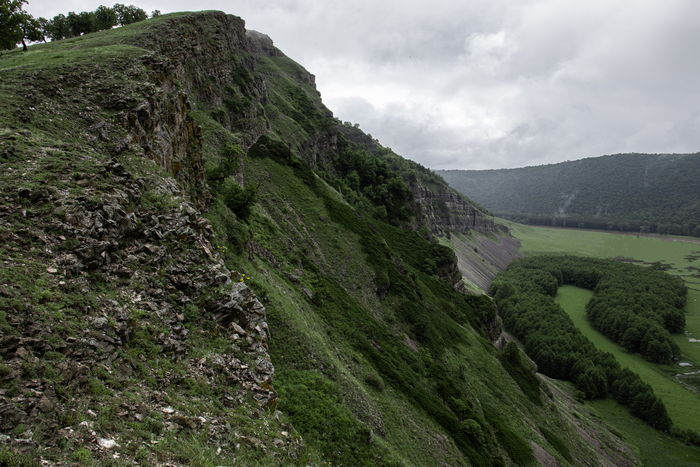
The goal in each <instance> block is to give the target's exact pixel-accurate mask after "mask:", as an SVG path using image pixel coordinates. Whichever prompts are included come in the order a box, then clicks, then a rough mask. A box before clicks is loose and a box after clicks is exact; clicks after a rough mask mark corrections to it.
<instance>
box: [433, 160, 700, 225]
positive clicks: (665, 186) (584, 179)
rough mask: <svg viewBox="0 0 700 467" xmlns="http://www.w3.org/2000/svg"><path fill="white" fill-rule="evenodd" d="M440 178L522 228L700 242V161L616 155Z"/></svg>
mask: <svg viewBox="0 0 700 467" xmlns="http://www.w3.org/2000/svg"><path fill="white" fill-rule="evenodd" d="M437 173H438V174H439V175H441V176H442V177H444V178H445V180H447V182H448V183H449V184H450V185H451V186H453V187H454V188H456V189H457V190H458V191H459V192H460V193H464V194H465V195H467V196H469V197H471V198H472V199H474V200H476V201H477V202H479V203H481V204H483V205H484V206H485V207H486V208H487V209H489V210H491V211H493V212H494V213H495V215H497V216H499V217H504V218H507V219H511V220H515V221H518V222H524V223H530V224H541V225H558V226H566V227H583V228H594V229H613V230H627V231H637V232H639V231H640V229H643V231H646V232H658V233H665V234H674V235H694V236H700V228H698V226H699V225H700V201H698V200H699V199H700V198H699V195H700V191H698V188H697V186H698V185H697V179H698V176H699V175H700V154H660V155H657V154H616V155H612V156H603V157H593V158H588V159H582V160H578V161H567V162H562V163H559V164H549V165H542V166H537V167H524V168H520V169H501V170H483V171H477V170H439V171H437Z"/></svg>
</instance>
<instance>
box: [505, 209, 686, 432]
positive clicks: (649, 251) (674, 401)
mask: <svg viewBox="0 0 700 467" xmlns="http://www.w3.org/2000/svg"><path fill="white" fill-rule="evenodd" d="M505 223H506V224H507V225H508V226H509V227H510V229H511V233H512V234H513V235H514V236H515V237H517V238H518V239H520V240H521V242H522V248H521V250H520V252H521V253H522V254H523V255H525V256H535V255H551V254H555V255H556V254H572V255H579V256H590V257H597V258H619V257H624V258H628V259H634V260H636V261H640V263H639V264H644V263H646V264H647V265H648V264H652V263H656V262H660V263H661V264H664V265H667V267H668V269H667V272H668V273H669V274H674V275H677V276H680V277H682V278H683V280H684V281H685V282H686V285H687V286H688V288H689V293H688V301H687V304H686V306H685V312H686V332H685V334H677V335H675V336H674V338H675V340H676V342H677V343H678V345H679V346H680V348H681V353H682V359H681V361H680V362H676V363H674V364H670V365H659V364H654V363H650V362H647V361H646V360H644V359H643V358H641V357H640V356H639V355H635V354H629V353H627V351H626V350H624V349H623V348H622V347H620V346H619V345H617V344H615V343H614V342H612V341H611V340H610V339H608V338H606V337H605V336H603V335H602V334H600V333H598V332H597V331H596V330H595V329H593V328H592V327H591V326H590V324H589V323H588V321H587V320H586V317H585V312H584V306H585V304H586V303H587V302H588V300H589V299H590V296H591V292H590V291H587V290H582V289H578V288H576V287H571V286H565V287H562V288H560V289H559V294H558V296H557V298H556V301H557V302H559V303H560V304H561V305H562V307H564V309H565V310H566V311H567V312H568V313H569V315H570V316H571V318H572V319H573V320H574V322H575V323H576V325H577V326H578V327H579V329H581V331H582V332H583V333H584V334H585V335H586V336H587V337H588V338H589V339H590V340H591V341H593V342H594V344H595V345H596V346H597V347H598V348H600V349H601V350H604V351H606V352H611V353H613V354H614V355H615V358H617V360H618V361H619V362H620V364H622V365H624V366H627V367H628V368H630V369H631V370H633V371H635V372H637V373H639V375H640V376H641V377H642V378H643V379H644V381H646V382H648V383H649V384H651V385H652V387H653V388H654V392H655V393H656V394H657V395H658V396H659V397H661V398H662V400H663V401H664V403H665V404H666V408H667V410H668V412H669V415H670V416H671V418H672V419H673V421H674V423H675V424H676V425H678V426H679V427H680V428H691V429H693V430H696V431H700V396H698V395H697V394H696V393H694V392H693V391H691V389H688V387H687V386H690V387H694V388H696V389H697V388H699V386H700V374H699V375H698V376H696V377H694V376H691V375H688V376H686V377H681V378H677V377H676V376H675V375H677V374H681V375H682V374H688V373H693V372H700V302H699V301H698V300H700V277H694V275H700V244H698V243H697V242H698V239H694V238H693V239H691V238H687V237H670V236H669V237H662V238H658V237H652V236H637V235H636V234H634V235H629V234H617V233H608V232H596V231H590V230H577V229H560V228H547V227H534V226H526V225H521V224H515V223H510V222H507V221H506V222H505ZM695 268H698V269H695ZM680 379H682V380H683V381H684V383H686V384H683V383H681V382H680V381H679V380H680Z"/></svg>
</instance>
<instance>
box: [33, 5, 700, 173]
mask: <svg viewBox="0 0 700 467" xmlns="http://www.w3.org/2000/svg"><path fill="white" fill-rule="evenodd" d="M98 5H99V2H92V1H83V2H78V1H72V2H71V1H68V2H63V3H61V5H60V9H59V8H57V7H56V6H55V3H54V2H49V1H48V0H34V1H31V0H30V3H29V4H28V5H27V6H26V9H27V10H28V11H29V12H30V13H32V14H33V15H34V16H46V17H51V16H53V15H55V14H57V13H59V12H63V13H67V12H68V11H84V10H94V9H95V8H96V7H97V6H98ZM196 5H197V7H198V8H204V9H217V10H223V11H226V12H227V13H231V14H235V15H238V16H241V17H242V18H243V19H245V20H246V24H247V27H248V28H249V29H255V30H258V31H260V32H263V33H265V34H268V35H269V36H270V37H272V39H273V40H274V41H275V44H276V45H277V46H278V47H279V48H280V49H282V51H284V52H285V53H286V54H287V55H289V56H290V57H291V58H293V59H294V60H296V61H298V62H299V63H301V64H302V65H304V66H305V67H306V68H307V69H308V70H309V71H310V72H312V73H314V74H315V75H316V77H317V84H318V88H319V90H320V91H321V92H322V94H323V98H324V102H325V103H326V105H327V106H328V107H329V108H330V109H331V110H333V111H334V113H335V115H336V116H337V117H339V118H340V119H342V120H347V121H352V122H353V123H359V124H360V126H361V128H362V129H364V130H365V132H367V133H370V134H372V136H374V137H375V138H378V139H379V140H380V142H381V143H382V144H383V145H385V146H389V147H391V148H392V149H393V150H394V151H396V152H397V153H399V154H401V155H403V156H404V157H407V158H409V159H412V160H415V161H417V162H419V163H421V164H423V165H425V166H427V167H431V168H434V169H438V168H458V169H487V168H503V167H522V166H526V165H539V164H546V163H553V162H558V161H562V160H574V159H580V158H583V157H594V156H600V155H603V154H612V153H619V152H649V153H665V152H698V151H700V80H698V79H697V77H698V76H700V3H699V2H696V1H693V0H687V1H684V0H666V1H663V2H662V1H644V0H640V1H636V2H632V3H631V2H628V1H626V0H590V1H588V2H580V1H569V0H532V1H529V0H491V1H481V0H475V1H468V2H464V1H453V0H449V1H446V0H438V1H436V2H432V3H431V4H429V3H426V2H424V1H421V2H418V1H412V0H404V1H395V0H372V1H370V0H355V1H353V2H331V3H328V2H318V1H316V0H268V1H266V0H243V1H240V2H224V1H221V0H202V1H200V2H198V3H197V4H196ZM138 6H140V7H142V8H144V9H146V10H147V11H151V10H153V9H156V8H159V9H160V10H161V11H163V12H164V13H165V12H169V11H182V10H190V9H192V4H191V3H189V2H185V1H180V0H176V1H171V2H168V4H167V9H166V7H165V5H162V4H161V5H158V4H157V3H156V2H153V1H148V2H140V3H138Z"/></svg>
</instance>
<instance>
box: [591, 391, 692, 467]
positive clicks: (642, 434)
mask: <svg viewBox="0 0 700 467" xmlns="http://www.w3.org/2000/svg"><path fill="white" fill-rule="evenodd" d="M586 406H589V407H592V408H593V409H594V410H595V411H596V413H597V414H598V415H599V416H600V417H601V419H602V420H603V421H604V422H607V423H609V424H611V425H613V426H614V427H615V430H616V432H617V434H618V435H619V437H620V438H622V439H624V440H626V441H628V442H631V443H632V444H634V445H635V446H636V447H637V452H636V454H637V455H638V456H639V458H640V460H641V464H640V465H643V466H644V467H669V466H673V467H691V466H697V465H700V450H698V449H697V448H693V447H689V446H686V445H683V444H681V443H679V442H678V441H676V440H674V439H673V438H671V437H670V436H668V435H666V434H665V433H662V432H659V431H656V430H654V429H653V428H651V427H650V426H649V425H647V424H646V423H644V422H642V421H641V420H638V419H635V418H632V417H631V416H630V415H629V412H628V411H627V408H626V407H623V406H621V405H620V404H617V403H616V402H615V401H614V400H612V399H610V398H608V399H597V400H594V401H589V402H586ZM667 407H668V405H667Z"/></svg>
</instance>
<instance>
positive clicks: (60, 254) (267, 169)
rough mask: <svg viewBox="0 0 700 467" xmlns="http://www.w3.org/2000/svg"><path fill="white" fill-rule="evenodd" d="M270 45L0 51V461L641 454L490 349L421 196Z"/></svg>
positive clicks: (484, 302)
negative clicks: (427, 225)
mask: <svg viewBox="0 0 700 467" xmlns="http://www.w3.org/2000/svg"><path fill="white" fill-rule="evenodd" d="M268 40H269V39H265V37H264V36H262V35H260V34H246V31H245V29H244V24H243V21H242V20H241V19H240V18H237V17H232V16H227V15H225V14H223V13H218V12H208V13H198V14H184V13H180V14H174V15H166V16H161V17H158V18H155V19H152V20H149V21H145V22H140V23H135V24H132V25H129V26H125V27H122V28H119V29H116V30H109V31H102V32H97V33H94V34H89V35H87V36H80V37H76V38H70V39H65V40H63V41H56V42H52V43H49V44H42V45H38V46H34V47H31V48H30V50H29V51H28V52H27V53H25V54H22V53H21V52H20V51H11V52H6V53H3V54H2V55H0V73H2V76H3V79H2V81H0V102H2V104H3V105H2V106H0V144H2V146H1V147H0V164H2V170H1V171H0V184H2V192H3V193H4V196H3V197H2V198H0V219H1V221H2V224H1V225H0V237H2V239H3V243H2V246H0V253H2V260H3V262H4V265H5V267H4V268H3V270H2V281H1V282H2V283H1V286H2V288H0V300H2V307H1V309H2V310H3V311H2V314H0V331H1V332H2V335H1V336H0V354H1V355H2V361H1V362H0V364H1V366H0V389H1V390H2V393H0V402H1V405H0V414H1V415H2V425H0V431H2V436H3V438H2V441H3V442H4V443H6V444H5V445H4V446H3V447H2V448H1V449H0V456H5V458H10V457H11V456H16V455H21V456H23V457H22V462H26V463H33V462H35V461H38V459H39V457H41V458H42V460H44V461H49V462H74V463H78V464H82V465H133V462H134V461H135V462H137V463H141V464H155V463H165V462H167V463H169V464H170V465H200V466H214V465H241V464H242V465H266V464H268V465H308V464H309V463H316V464H321V463H323V464H326V463H332V464H335V465H337V464H343V465H407V466H410V465H438V464H443V463H447V464H452V465H513V464H518V465H535V463H536V462H537V459H538V458H541V459H546V460H547V461H549V462H555V461H556V460H558V461H559V462H562V463H564V462H567V459H568V458H569V456H571V457H572V458H573V459H574V460H575V462H578V463H586V464H594V465H596V464H597V465H600V464H604V463H616V464H620V463H630V464H631V463H634V460H635V456H634V454H633V452H632V451H631V449H630V448H629V446H628V445H627V444H626V443H625V442H624V441H623V440H620V439H619V438H617V437H616V436H615V435H614V434H613V433H611V432H610V431H608V430H606V429H605V428H604V427H601V426H600V425H599V423H597V422H594V421H592V420H591V419H590V417H588V416H587V415H586V413H587V409H586V408H584V407H580V406H578V407H576V409H575V410H576V416H573V415H572V412H573V410H574V409H573V408H572V403H571V402H569V400H568V398H567V396H566V395H565V391H566V388H565V387H564V386H562V385H559V384H557V383H553V382H552V383H546V382H545V381H544V380H543V379H542V378H540V377H538V376H536V375H535V374H534V372H533V367H532V366H531V365H530V364H529V361H528V360H527V359H526V358H525V357H524V356H520V354H519V352H520V351H519V350H518V349H514V348H513V347H512V346H511V347H510V348H508V350H507V352H506V353H505V354H503V353H502V352H501V351H500V350H498V349H497V348H496V347H495V346H494V345H493V344H492V343H491V342H490V341H489V340H488V339H487V338H486V337H487V336H488V335H489V334H488V333H486V332H485V331H484V329H492V328H494V327H496V328H497V327H498V320H497V319H496V318H497V317H496V310H495V308H494V306H493V303H492V302H491V300H490V299H489V298H488V297H486V296H472V295H466V294H463V293H461V292H459V291H457V290H456V289H455V287H454V284H455V283H457V282H459V280H460V273H459V270H458V267H457V261H456V257H455V255H454V253H453V252H452V251H451V250H449V249H448V248H446V247H444V246H441V245H439V244H437V243H436V242H434V241H430V235H429V234H428V235H421V234H420V233H418V232H416V231H414V230H409V229H403V228H402V226H403V227H406V226H408V227H416V225H415V224H414V223H415V222H416V219H417V218H420V213H416V210H415V208H416V207H415V205H414V204H412V203H413V202H414V201H413V200H412V199H411V196H410V194H409V193H410V191H407V186H406V184H405V182H404V181H403V180H402V178H400V177H399V176H397V175H396V174H395V172H394V171H392V169H391V166H390V165H389V164H388V163H387V162H386V161H383V160H378V159H374V158H373V156H372V155H371V153H368V152H367V151H364V150H362V149H361V148H358V147H356V146H354V145H353V144H352V143H351V142H350V141H348V140H345V139H343V138H341V137H340V136H339V133H338V131H337V121H336V120H335V119H334V118H333V117H332V114H331V113H330V112H329V111H328V110H327V109H325V107H323V105H322V103H321V101H320V97H319V95H318V93H317V92H316V90H315V85H314V83H313V77H312V75H310V74H309V73H308V72H307V71H306V70H304V69H303V68H302V67H300V66H299V65H297V64H296V63H294V62H293V61H292V60H290V59H289V58H287V57H285V56H284V55H283V54H282V53H281V52H279V51H278V50H276V49H274V47H273V46H272V44H271V41H270V42H269V43H268V42H267V41H268ZM27 83H30V84H29V85H27ZM18 89H21V90H22V91H21V92H19V93H18V92H17V90H18ZM365 170H373V171H374V178H373V176H372V174H371V173H368V174H364V173H363V171H365ZM353 173H354V174H355V175H353ZM465 203H466V202H465ZM518 357H520V358H518ZM553 387H556V388H557V390H556V391H553V390H552V389H551V388H553ZM594 426H595V430H594V429H593V427H594ZM539 427H542V428H544V429H540V428H539ZM581 430H583V431H585V432H589V433H591V436H593V437H594V438H595V439H596V440H598V442H599V443H600V445H601V446H604V448H601V449H595V448H594V447H592V446H591V443H590V442H589V439H590V438H587V439H584V438H583V437H581V436H580V434H579V432H580V431H581ZM553 433H556V436H552V434H553ZM537 456H539V457H537ZM13 458H14V457H13Z"/></svg>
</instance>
